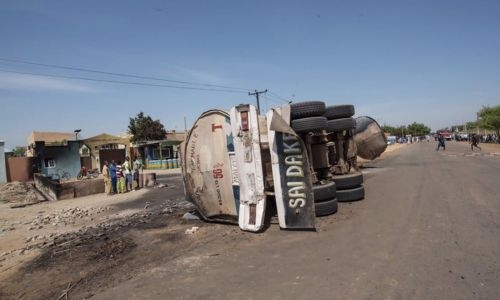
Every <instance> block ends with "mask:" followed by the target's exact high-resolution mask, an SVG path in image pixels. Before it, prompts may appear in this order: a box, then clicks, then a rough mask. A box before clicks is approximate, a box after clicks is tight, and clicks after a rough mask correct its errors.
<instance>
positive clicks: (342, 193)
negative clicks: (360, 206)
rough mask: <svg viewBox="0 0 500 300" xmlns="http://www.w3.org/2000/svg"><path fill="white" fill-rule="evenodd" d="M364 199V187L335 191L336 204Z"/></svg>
mask: <svg viewBox="0 0 500 300" xmlns="http://www.w3.org/2000/svg"><path fill="white" fill-rule="evenodd" d="M363 198H365V187H364V186H358V187H357V188H353V189H348V190H338V191H337V200H338V202H351V201H358V200H362V199H363Z"/></svg>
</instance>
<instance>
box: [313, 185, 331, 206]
mask: <svg viewBox="0 0 500 300" xmlns="http://www.w3.org/2000/svg"><path fill="white" fill-rule="evenodd" d="M336 192H337V188H336V187H335V182H328V183H326V184H320V185H314V186H313V193H314V202H316V203H318V202H323V201H326V200H328V199H333V198H335V195H336Z"/></svg>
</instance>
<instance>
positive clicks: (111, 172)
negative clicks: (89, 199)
mask: <svg viewBox="0 0 500 300" xmlns="http://www.w3.org/2000/svg"><path fill="white" fill-rule="evenodd" d="M108 168H109V176H110V177H111V191H112V192H113V194H116V164H115V161H114V160H112V161H111V163H110V164H109V165H108Z"/></svg>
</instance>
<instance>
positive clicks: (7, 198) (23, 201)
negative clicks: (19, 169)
mask: <svg viewBox="0 0 500 300" xmlns="http://www.w3.org/2000/svg"><path fill="white" fill-rule="evenodd" d="M42 201H47V200H46V199H45V198H44V197H43V196H42V195H41V194H40V192H38V191H37V190H36V188H35V187H34V186H33V184H30V183H25V182H19V181H14V182H9V183H5V184H0V202H6V203H13V204H12V205H11V206H10V207H11V208H18V207H25V206H27V205H32V204H37V203H40V202H42Z"/></svg>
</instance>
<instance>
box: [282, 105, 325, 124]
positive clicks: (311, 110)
mask: <svg viewBox="0 0 500 300" xmlns="http://www.w3.org/2000/svg"><path fill="white" fill-rule="evenodd" d="M325 108H326V105H325V102H323V101H304V102H297V103H292V104H290V117H291V119H292V120H296V119H302V118H308V117H319V116H323V115H324V114H325Z"/></svg>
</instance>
